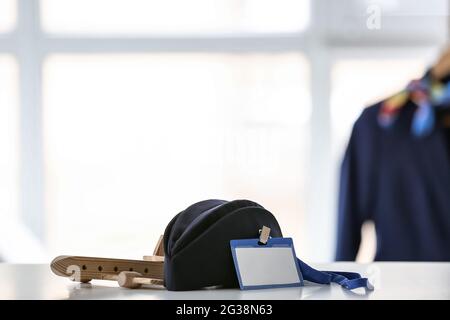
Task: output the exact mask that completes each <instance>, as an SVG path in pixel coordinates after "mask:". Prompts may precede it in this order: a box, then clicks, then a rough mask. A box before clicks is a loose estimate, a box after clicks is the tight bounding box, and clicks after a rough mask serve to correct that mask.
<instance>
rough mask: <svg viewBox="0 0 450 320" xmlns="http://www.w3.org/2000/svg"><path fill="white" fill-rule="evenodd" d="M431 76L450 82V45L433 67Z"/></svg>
mask: <svg viewBox="0 0 450 320" xmlns="http://www.w3.org/2000/svg"><path fill="white" fill-rule="evenodd" d="M431 76H432V77H433V78H434V79H436V80H439V81H442V80H445V82H448V81H449V80H450V46H449V47H447V48H446V49H445V51H444V52H443V53H442V54H441V56H440V57H439V59H438V61H437V62H436V63H435V64H434V66H433V67H432V68H431Z"/></svg>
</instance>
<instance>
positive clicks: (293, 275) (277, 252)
mask: <svg viewBox="0 0 450 320" xmlns="http://www.w3.org/2000/svg"><path fill="white" fill-rule="evenodd" d="M248 241H252V240H233V241H232V243H231V247H232V253H233V259H234V263H235V267H236V272H237V274H238V278H239V284H240V287H241V289H263V288H273V287H293V286H301V285H302V276H301V273H300V271H299V266H298V262H297V258H296V256H295V251H294V248H293V245H292V239H289V238H274V239H270V241H269V242H268V243H267V245H259V244H258V240H257V239H254V240H253V243H252V244H249V243H248Z"/></svg>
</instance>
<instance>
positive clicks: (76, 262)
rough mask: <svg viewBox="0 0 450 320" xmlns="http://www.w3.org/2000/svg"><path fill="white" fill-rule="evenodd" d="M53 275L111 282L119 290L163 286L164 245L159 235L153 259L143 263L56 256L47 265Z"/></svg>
mask: <svg viewBox="0 0 450 320" xmlns="http://www.w3.org/2000/svg"><path fill="white" fill-rule="evenodd" d="M50 268H51V270H52V271H53V273H54V274H56V275H58V276H62V277H68V278H70V279H71V280H72V281H78V282H83V283H86V282H89V281H91V280H92V279H98V280H114V281H117V282H118V283H119V285H120V286H121V287H125V288H138V287H140V286H141V285H143V284H149V285H156V286H164V280H163V279H164V245H163V236H160V238H159V240H158V243H157V245H156V247H155V250H154V252H153V255H152V256H144V257H143V260H128V259H111V258H96V257H82V256H58V257H56V258H55V259H53V261H52V262H51V264H50Z"/></svg>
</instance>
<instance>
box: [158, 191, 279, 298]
mask: <svg viewBox="0 0 450 320" xmlns="http://www.w3.org/2000/svg"><path fill="white" fill-rule="evenodd" d="M263 226H266V227H269V228H270V229H271V231H270V234H271V236H273V237H282V234H281V230H280V226H279V225H278V222H277V220H276V219H275V217H274V216H273V215H272V213H270V212H269V211H267V210H266V209H264V208H263V207H262V206H261V205H259V204H258V203H256V202H253V201H249V200H234V201H224V200H205V201H201V202H197V203H195V204H193V205H191V206H190V207H188V208H187V209H185V210H183V211H182V212H180V213H179V214H177V215H176V216H175V217H174V218H173V219H172V221H170V223H169V224H168V226H167V228H166V230H165V232H164V249H165V259H164V285H165V287H166V288H167V289H168V290H175V291H180V290H195V289H201V288H205V287H210V286H221V287H225V288H230V287H231V288H237V287H239V283H238V280H237V276H236V271H235V268H234V264H233V258H232V255H231V249H230V240H233V239H251V238H258V237H259V230H260V229H261V228H262V227H263Z"/></svg>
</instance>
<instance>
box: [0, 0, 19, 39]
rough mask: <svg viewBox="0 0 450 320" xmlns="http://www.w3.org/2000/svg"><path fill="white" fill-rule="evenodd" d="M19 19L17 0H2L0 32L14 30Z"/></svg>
mask: <svg viewBox="0 0 450 320" xmlns="http://www.w3.org/2000/svg"><path fill="white" fill-rule="evenodd" d="M16 19H17V1H16V0H0V33H3V32H9V31H12V29H13V28H14V27H15V24H16Z"/></svg>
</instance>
